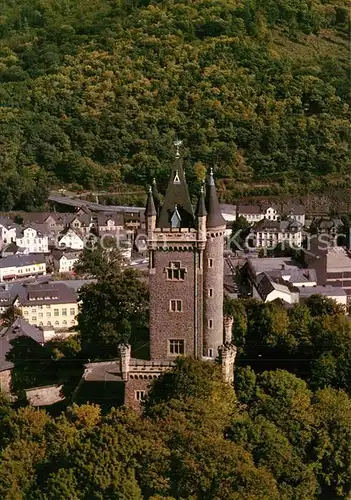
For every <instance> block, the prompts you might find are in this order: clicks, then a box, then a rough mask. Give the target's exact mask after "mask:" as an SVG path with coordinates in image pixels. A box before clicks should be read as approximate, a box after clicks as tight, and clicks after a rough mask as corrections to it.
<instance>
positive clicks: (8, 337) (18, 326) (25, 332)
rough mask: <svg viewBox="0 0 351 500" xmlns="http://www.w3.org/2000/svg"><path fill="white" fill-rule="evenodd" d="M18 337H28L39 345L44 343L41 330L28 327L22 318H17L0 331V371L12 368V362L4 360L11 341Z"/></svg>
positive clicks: (10, 347) (10, 346) (9, 349)
mask: <svg viewBox="0 0 351 500" xmlns="http://www.w3.org/2000/svg"><path fill="white" fill-rule="evenodd" d="M20 337H30V338H32V339H33V340H35V342H38V343H39V344H43V343H44V334H43V332H42V331H41V330H39V329H38V328H36V327H35V326H32V325H30V324H29V323H27V322H26V321H25V320H24V319H23V318H17V319H16V320H15V321H14V323H12V325H11V326H9V327H4V328H2V330H0V371H4V370H9V369H11V368H13V366H14V365H13V363H12V361H8V360H7V359H6V358H7V355H8V353H9V352H10V351H11V349H12V345H11V341H12V340H14V339H17V338H20Z"/></svg>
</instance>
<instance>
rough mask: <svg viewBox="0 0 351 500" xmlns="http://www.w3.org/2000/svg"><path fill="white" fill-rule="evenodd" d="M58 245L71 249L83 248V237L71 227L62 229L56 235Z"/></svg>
mask: <svg viewBox="0 0 351 500" xmlns="http://www.w3.org/2000/svg"><path fill="white" fill-rule="evenodd" d="M58 247H59V248H69V249H72V250H83V248H84V238H83V237H82V236H79V234H78V233H76V231H74V230H73V229H71V228H67V229H64V230H63V231H62V233H61V234H60V235H59V236H58Z"/></svg>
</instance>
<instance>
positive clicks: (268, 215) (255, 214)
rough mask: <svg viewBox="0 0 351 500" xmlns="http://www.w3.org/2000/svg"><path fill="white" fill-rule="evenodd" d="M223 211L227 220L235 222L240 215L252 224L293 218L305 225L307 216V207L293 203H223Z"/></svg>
mask: <svg viewBox="0 0 351 500" xmlns="http://www.w3.org/2000/svg"><path fill="white" fill-rule="evenodd" d="M221 211H222V215H223V217H224V219H225V220H226V221H227V222H233V221H234V220H236V219H237V218H238V217H243V218H244V219H246V220H247V221H248V222H250V223H251V224H253V223H255V222H259V221H260V220H262V219H267V220H270V221H278V220H284V219H290V220H291V219H293V220H296V221H298V222H300V223H301V224H302V225H303V226H304V225H305V218H306V210H305V207H304V206H303V205H299V204H293V203H289V204H284V203H280V204H274V203H267V202H264V203H256V204H238V205H228V204H221Z"/></svg>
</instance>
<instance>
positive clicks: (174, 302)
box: [169, 299, 183, 312]
mask: <svg viewBox="0 0 351 500" xmlns="http://www.w3.org/2000/svg"><path fill="white" fill-rule="evenodd" d="M169 310H170V311H172V312H182V310H183V306H182V301H181V300H180V299H171V300H170V301H169Z"/></svg>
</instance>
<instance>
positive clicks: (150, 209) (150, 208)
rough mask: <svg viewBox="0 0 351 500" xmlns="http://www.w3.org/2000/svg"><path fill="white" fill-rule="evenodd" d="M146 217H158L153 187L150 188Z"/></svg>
mask: <svg viewBox="0 0 351 500" xmlns="http://www.w3.org/2000/svg"><path fill="white" fill-rule="evenodd" d="M145 215H146V217H153V216H154V215H156V207H155V202H154V196H153V194H152V187H151V186H150V188H149V192H148V195H147V201H146V209H145Z"/></svg>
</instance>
